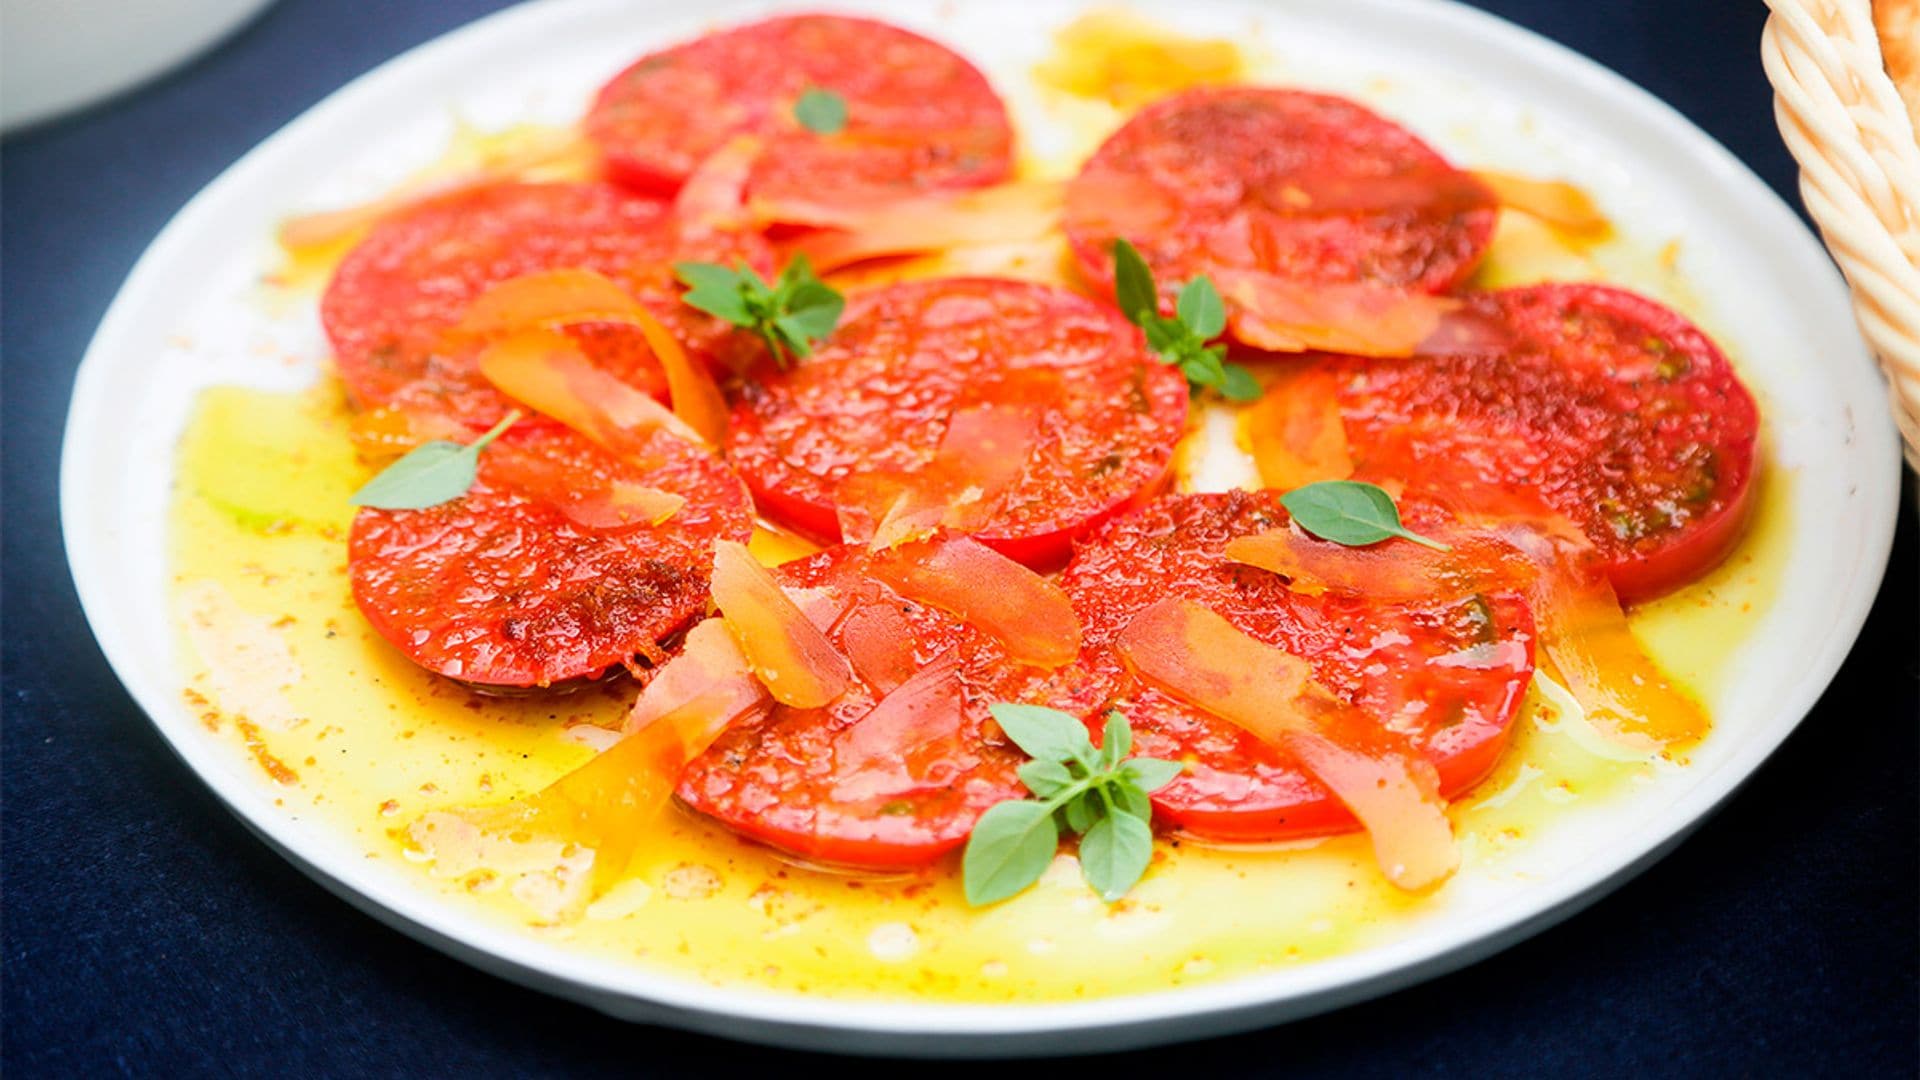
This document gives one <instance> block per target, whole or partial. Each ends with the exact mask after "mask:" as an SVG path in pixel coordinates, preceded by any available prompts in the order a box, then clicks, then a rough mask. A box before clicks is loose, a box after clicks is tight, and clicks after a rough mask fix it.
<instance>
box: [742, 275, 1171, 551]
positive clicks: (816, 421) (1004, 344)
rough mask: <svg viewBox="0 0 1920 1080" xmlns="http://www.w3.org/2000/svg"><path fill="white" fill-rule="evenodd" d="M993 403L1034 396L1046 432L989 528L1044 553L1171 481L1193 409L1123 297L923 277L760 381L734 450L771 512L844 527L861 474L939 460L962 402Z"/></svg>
mask: <svg viewBox="0 0 1920 1080" xmlns="http://www.w3.org/2000/svg"><path fill="white" fill-rule="evenodd" d="M983 403H985V404H989V405H992V406H996V407H998V406H1005V407H1010V408H1023V409H1029V410H1031V411H1032V413H1033V414H1034V416H1035V435H1034V441H1033V443H1032V444H1031V452H1030V454H1029V455H1028V456H1027V457H1026V463H1025V466H1024V468H1023V469H1021V470H1020V471H1019V473H1018V476H1017V478H1015V479H1013V480H1012V482H1011V484H1010V485H1009V486H1007V487H1005V488H1004V489H1003V490H1002V491H1000V492H999V493H998V495H997V496H996V497H997V499H998V503H997V506H996V507H995V509H994V510H993V511H992V513H991V515H990V517H988V519H987V520H986V521H985V523H984V525H982V526H980V527H978V528H976V529H975V530H974V532H975V535H976V536H977V537H978V539H980V540H981V541H982V542H983V543H986V544H989V545H991V546H993V547H994V548H996V549H998V550H1000V551H1001V552H1003V553H1005V554H1007V555H1009V556H1011V557H1013V558H1016V559H1019V560H1021V561H1023V562H1027V563H1029V564H1033V565H1045V564H1048V563H1053V564H1057V563H1058V562H1059V561H1060V560H1062V559H1064V558H1065V557H1066V554H1067V550H1068V546H1069V544H1070V542H1071V540H1072V539H1073V538H1074V537H1077V536H1080V535H1082V534H1084V533H1085V532H1086V531H1087V530H1088V529H1090V528H1092V527H1093V526H1094V525H1096V524H1098V523H1099V522H1100V521H1103V520H1105V519H1106V518H1107V517H1110V516H1112V515H1113V514H1115V513H1118V512H1119V511H1121V510H1123V509H1125V508H1127V507H1128V506H1131V505H1134V504H1136V503H1137V502H1138V501H1140V500H1141V499H1143V498H1145V497H1147V496H1149V495H1150V494H1151V493H1152V492H1154V491H1155V490H1157V489H1158V487H1159V486H1160V485H1161V483H1162V482H1163V481H1164V479H1165V477H1166V475H1167V469H1168V466H1169V464H1170V463H1171V461H1172V459H1173V448H1174V444H1175V443H1176V442H1177V441H1178V440H1179V438H1180V436H1181V434H1182V433H1183V432H1184V431H1185V430H1186V421H1187V387H1186V381H1185V380H1184V379H1183V378H1182V377H1181V376H1180V375H1179V373H1178V372H1176V371H1174V370H1173V369H1172V368H1169V367H1167V366H1165V365H1163V364H1160V363H1158V362H1156V361H1155V360H1154V359H1153V358H1152V357H1151V356H1150V355H1149V354H1148V352H1147V350H1146V345H1145V342H1144V339H1143V338H1142V337H1141V335H1140V332H1139V331H1138V330H1137V329H1135V328H1134V327H1133V326H1132V325H1131V324H1129V323H1128V322H1127V321H1126V320H1125V319H1123V318H1121V316H1120V314H1119V313H1118V312H1116V311H1114V310H1112V309H1111V308H1108V307H1105V306H1104V305H1100V304H1096V303H1093V302H1092V301H1089V300H1087V299H1085V298H1083V297H1080V296H1076V295H1075V294H1073V293H1070V292H1067V291H1065V290H1062V289H1055V288H1049V287H1047V286H1042V285H1033V284H1028V283H1024V282H1015V281H1000V280H990V279H980V278H966V279H950V280H936V281H919V282H912V283H908V284H902V285H895V286H891V287H888V288H884V289H879V290H876V291H873V292H869V293H865V294H862V295H859V296H856V297H854V298H852V299H851V301H850V303H849V306H848V311H847V315H846V318H845V319H844V321H843V322H842V323H841V326H840V328H839V329H838V330H836V331H835V332H834V335H833V337H832V338H831V339H830V340H829V341H828V342H827V344H826V345H825V346H824V347H822V348H821V349H820V350H819V351H817V352H815V353H814V354H813V355H812V356H811V357H809V358H807V359H804V360H801V361H798V362H797V363H796V364H795V365H794V366H793V367H791V368H790V369H789V370H787V371H784V372H769V373H768V374H767V376H766V377H765V378H763V379H759V380H756V381H754V382H752V383H750V384H749V385H748V386H747V387H746V390H745V392H744V394H743V396H742V398H741V401H740V404H739V405H738V406H737V407H736V408H735V410H734V414H733V424H732V432H731V436H730V448H731V455H732V458H733V461H734V464H735V466H736V467H737V468H739V469H740V471H741V474H742V475H743V476H745V477H746V480H747V485H748V486H749V487H751V488H752V489H753V493H754V497H755V499H756V500H758V502H759V505H760V507H761V510H762V511H763V512H764V513H766V514H767V515H768V516H769V517H772V518H775V519H776V520H778V521H780V522H781V523H783V524H786V525H788V526H790V527H792V528H795V529H798V530H800V531H802V532H804V533H807V534H809V535H812V536H816V537H821V538H825V539H829V540H832V539H838V538H839V536H840V526H839V520H840V519H839V514H840V512H841V511H842V510H843V509H845V508H846V507H845V505H843V504H844V503H845V502H846V500H847V499H848V498H849V496H848V495H847V492H848V489H847V488H846V487H845V486H844V485H846V484H847V481H848V480H849V478H851V477H856V476H858V477H861V478H866V477H871V476H875V475H887V476H897V477H903V478H908V479H909V480H910V479H911V478H912V477H914V476H915V475H916V474H918V473H924V472H925V471H926V470H927V469H928V468H929V467H930V464H931V463H932V462H933V461H934V459H935V455H936V454H937V453H938V451H939V448H940V445H941V442H942V438H943V436H944V435H945V434H946V432H947V429H948V426H949V423H950V422H951V421H952V419H953V417H954V416H955V414H956V412H957V411H958V410H962V409H967V408H970V407H975V406H980V405H982V404H983Z"/></svg>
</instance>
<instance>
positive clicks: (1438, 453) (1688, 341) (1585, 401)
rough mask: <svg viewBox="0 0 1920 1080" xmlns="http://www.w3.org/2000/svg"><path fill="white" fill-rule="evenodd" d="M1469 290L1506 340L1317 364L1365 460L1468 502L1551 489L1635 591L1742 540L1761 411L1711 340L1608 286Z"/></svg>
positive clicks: (1678, 576)
mask: <svg viewBox="0 0 1920 1080" xmlns="http://www.w3.org/2000/svg"><path fill="white" fill-rule="evenodd" d="M1467 304H1468V310H1469V311H1471V312H1472V313H1474V314H1475V315H1477V316H1479V317H1481V318H1483V319H1485V320H1487V321H1497V322H1498V323H1499V324H1500V325H1501V326H1502V328H1503V333H1504V336H1505V338H1506V341H1507V344H1506V345H1505V346H1504V347H1503V348H1499V349H1496V350H1477V351H1476V350H1470V351H1466V352H1461V353H1456V354H1453V355H1446V356H1431V357H1418V358H1414V359H1400V360H1384V361H1370V360H1362V359H1357V358H1349V357H1341V358H1329V359H1325V360H1321V361H1319V362H1318V364H1319V367H1320V369H1321V370H1322V371H1323V372H1325V373H1327V374H1331V375H1332V376H1333V377H1335V378H1336V379H1337V380H1338V381H1339V385H1340V412H1341V416H1342V418H1343V420H1344V427H1345V429H1346V432H1345V434H1346V441H1347V443H1348V447H1349V451H1350V453H1351V455H1352V460H1353V463H1354V465H1355V467H1356V469H1357V470H1358V472H1359V474H1360V475H1367V476H1373V477H1376V478H1379V477H1396V478H1400V479H1402V480H1405V481H1406V482H1407V484H1408V487H1409V490H1418V491H1423V492H1425V493H1427V494H1430V495H1432V496H1434V497H1436V498H1439V499H1441V500H1442V501H1445V502H1449V503H1452V504H1454V505H1456V506H1458V507H1459V508H1460V509H1462V510H1465V511H1483V512H1484V511H1497V510H1498V508H1499V507H1501V506H1503V505H1507V504H1510V503H1513V502H1515V501H1526V500H1538V501H1539V502H1543V503H1545V504H1546V506H1547V508H1548V509H1550V510H1553V511H1556V512H1558V513H1559V514H1562V515H1565V516H1566V517H1567V518H1569V519H1571V520H1572V521H1573V522H1574V524H1576V525H1577V526H1579V528H1580V530H1581V531H1582V532H1583V533H1585V534H1586V537H1587V539H1588V540H1589V541H1591V542H1592V544H1593V546H1594V547H1595V549H1597V550H1598V552H1599V553H1600V556H1601V558H1602V559H1603V560H1604V562H1605V564H1606V569H1607V575H1608V577H1609V578H1611V580H1612V582H1613V586H1614V589H1615V591H1617V592H1618V593H1619V594H1620V598H1621V600H1623V601H1625V602H1629V603H1631V602H1633V601H1636V600H1644V599H1646V598H1648V597H1651V596H1656V595H1658V594H1660V593H1663V592H1666V591H1668V590H1670V589H1673V588H1675V587H1676V586H1679V585H1681V584H1684V583H1685V582H1687V581H1690V580H1692V579H1694V578H1696V577H1698V576H1699V575H1701V574H1702V573H1705V572H1706V571H1707V570H1708V569H1711V568H1712V567H1713V566H1714V565H1715V564H1716V563H1718V562H1719V561H1720V560H1721V559H1723V558H1724V557H1725V556H1726V554H1727V552H1728V551H1730V550H1731V549H1732V547H1733V545H1734V543H1735V542H1736V541H1738V539H1739V538H1740V533H1741V529H1742V526H1743V525H1744V523H1745V521H1746V517H1747V513H1748V510H1749V508H1750V506H1751V503H1752V492H1753V478H1754V470H1755V457H1754V454H1755V444H1756V442H1757V436H1758V427H1759V414H1758V411H1757V410H1756V409H1755V406H1754V402H1753V396H1752V395H1751V394H1750V393H1748V391H1747V389H1746V387H1745V386H1744V385H1742V383H1741V382H1740V378H1739V376H1738V375H1736V374H1735V373H1734V370H1733V367H1732V365H1730V364H1729V363H1728V362H1727V359H1726V357H1725V356H1724V355H1723V354H1722V353H1721V352H1720V350H1719V349H1718V348H1717V347H1716V346H1715V345H1714V343H1713V342H1712V340H1710V339H1709V338H1708V337H1707V336H1706V335H1705V334H1703V333H1701V332H1700V330H1699V328H1697V327H1695V326H1694V325H1693V324H1692V323H1690V322H1688V321H1687V320H1686V319H1685V318H1683V317H1682V316H1680V315H1678V314H1676V313H1675V312H1673V311H1671V310H1669V309H1667V308H1665V307H1662V306H1661V305H1660V304H1657V303H1655V302H1654V301H1652V300H1648V299H1646V298H1644V297H1641V296H1638V295H1635V294H1633V293H1630V292H1627V291H1626V290H1624V289H1617V288H1613V287H1611V286H1606V285H1537V286H1530V287H1526V288H1519V289H1505V290H1501V291H1498V292H1491V293H1486V294H1482V295H1477V296H1472V297H1469V298H1467Z"/></svg>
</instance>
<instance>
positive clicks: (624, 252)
mask: <svg viewBox="0 0 1920 1080" xmlns="http://www.w3.org/2000/svg"><path fill="white" fill-rule="evenodd" d="M677 259H695V260H705V261H716V262H724V263H732V262H736V261H741V260H744V261H747V262H749V263H751V264H753V265H755V266H756V267H758V268H760V269H762V270H766V269H769V268H770V267H771V264H772V255H771V252H770V250H769V249H768V247H767V246H766V243H765V241H764V240H763V239H762V238H760V237H759V236H758V235H756V234H753V233H747V232H720V231H715V230H711V229H697V230H696V229H682V228H680V227H679V224H678V222H677V221H676V219H675V218H674V217H672V216H671V215H670V214H669V213H668V211H667V207H666V204H664V203H662V202H660V201H659V200H656V199H650V198H643V197H640V196H636V195H632V194H630V193H627V192H625V191H622V190H621V189H619V188H616V187H614V186H612V185H610V184H561V183H553V184H531V183H502V184H494V185H488V186H485V187H481V188H477V189H473V190H466V191H461V192H457V193H455V194H452V195H448V196H445V197H443V198H438V199H430V200H427V201H425V202H421V203H418V204H415V205H412V206H409V207H407V208H406V209H404V210H403V211H401V212H400V213H398V214H396V215H394V216H392V217H389V218H387V219H385V220H383V221H381V222H380V223H379V224H378V225H376V226H375V227H374V228H373V230H372V231H371V232H369V233H368V234H367V237H366V239H365V240H363V241H361V243H360V244H359V246H357V247H355V248H354V249H353V251H351V252H349V253H348V255H347V257H346V258H345V259H344V260H343V261H342V262H341V264H340V267H339V269H338V270H337V271H335V273H334V276H333V280H332V281H331V282H330V283H329V284H328V286H327V291H326V295H325V296H323V297H322V298H321V302H320V317H321V322H322V324H323V325H324V326H325V328H326V332H327V337H328V339H329V341H330V342H331V343H332V345H333V350H334V356H335V358H336V361H337V363H338V364H339V368H340V375H341V378H342V379H343V380H344V381H345V382H346V385H347V392H348V393H349V394H350V395H351V396H352V398H353V401H354V403H355V404H356V405H358V406H360V407H361V408H376V407H379V406H383V405H392V406H395V407H399V408H404V409H408V410H410V411H417V412H424V413H428V414H431V415H440V416H452V417H454V418H456V419H459V420H461V421H462V422H465V423H468V424H471V425H473V426H476V427H480V428H485V427H487V426H490V425H491V424H493V423H494V422H495V421H497V420H498V419H499V418H500V417H501V416H502V415H504V414H505V412H506V410H507V409H508V408H509V403H508V402H507V401H506V399H505V398H503V397H502V396H501V395H500V394H499V393H498V392H497V391H495V390H494V389H493V388H492V387H491V386H489V385H487V383H486V380H484V379H482V378H480V377H479V374H478V372H477V371H476V369H475V358H476V357H477V355H478V351H479V345H478V344H477V343H476V342H475V341H473V340H470V339H468V338H465V337H463V336H460V335H450V334H449V333H448V331H449V330H451V329H452V328H453V327H454V326H456V325H457V324H458V323H459V322H460V321H461V318H462V316H463V315H464V314H465V313H466V310H467V307H468V305H470V304H471V303H473V301H474V300H475V299H476V298H477V297H479V296H480V295H481V294H482V293H484V292H485V291H486V290H487V289H488V288H489V287H491V286H493V285H497V284H499V283H500V282H503V281H506V280H509V279H511V278H517V277H522V276H524V275H527V274H532V273H536V272H539V271H545V270H556V269H563V268H574V269H585V270H592V271H595V272H598V273H600V274H604V275H606V276H607V277H608V278H610V279H612V280H613V281H614V282H616V283H617V284H618V285H619V286H621V287H622V288H624V289H625V290H626V291H628V292H629V293H631V294H632V295H634V296H635V297H636V298H638V299H639V300H640V302H641V303H642V304H644V305H645V306H646V307H647V308H648V309H649V310H650V311H652V312H653V313H654V314H655V315H656V316H658V317H659V318H660V319H661V321H662V322H664V323H665V324H666V325H667V327H668V329H669V330H670V331H671V333H672V334H673V336H674V337H675V338H677V339H678V340H679V341H681V342H683V343H684V344H685V345H686V347H687V349H688V351H689V352H690V353H692V354H694V355H695V356H697V357H700V358H701V359H703V360H704V361H706V362H707V363H709V364H711V365H713V366H715V367H721V368H724V367H726V366H728V365H729V364H733V363H738V362H744V360H745V358H746V357H748V356H750V355H753V350H752V349H751V348H750V345H749V343H747V342H745V341H743V340H742V336H741V335H735V334H733V333H732V332H731V328H730V327H728V326H727V325H726V324H724V323H722V322H720V321H719V320H717V319H713V318H710V317H708V316H705V315H702V314H701V313H699V312H697V311H694V310H693V309H692V308H689V307H687V306H686V305H685V304H682V303H681V302H680V299H679V295H680V288H679V285H678V284H677V283H676V282H675V281H674V279H673V269H672V263H673V262H674V261H675V260H677ZM567 333H568V334H569V335H570V336H572V337H573V338H574V339H575V340H576V341H578V342H579V343H580V345H581V346H582V348H583V349H585V350H586V352H587V354H588V355H589V356H590V357H591V358H592V359H593V361H594V363H595V364H596V365H597V366H599V367H601V368H603V369H604V370H606V371H608V372H610V373H611V374H613V375H615V376H617V377H619V378H620V379H621V380H622V381H625V382H627V383H629V384H631V385H633V386H635V387H636V388H638V389H641V390H644V391H646V392H647V393H650V394H653V395H654V396H656V397H662V398H664V397H665V396H666V390H667V381H666V378H665V376H664V375H663V374H662V372H661V370H660V365H659V364H658V363H657V362H656V361H655V360H654V357H653V353H652V351H651V350H650V349H649V347H648V345H647V343H646V339H645V338H644V336H643V335H642V334H641V333H640V332H639V331H638V330H636V329H634V328H632V327H630V326H621V325H615V324H600V323H585V324H581V325H579V326H575V327H571V328H569V329H568V331H567Z"/></svg>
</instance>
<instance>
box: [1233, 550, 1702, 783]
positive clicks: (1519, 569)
mask: <svg viewBox="0 0 1920 1080" xmlns="http://www.w3.org/2000/svg"><path fill="white" fill-rule="evenodd" d="M1428 531H1429V532H1431V533H1433V534H1434V535H1435V536H1436V538H1438V539H1441V540H1444V541H1445V542H1447V543H1448V544H1450V545H1452V547H1453V550H1452V551H1451V552H1439V551H1433V550H1430V549H1428V548H1425V547H1421V546H1419V545H1416V544H1400V543H1383V544H1375V545H1371V546H1368V547H1358V548H1349V547H1342V546H1341V545H1339V544H1333V543H1328V542H1327V541H1324V540H1315V539H1312V538H1310V537H1308V536H1305V535H1304V534H1302V533H1300V532H1299V531H1298V530H1296V529H1293V528H1291V527H1289V528H1284V529H1274V530H1270V531H1268V532H1264V533H1261V534H1259V535H1257V536H1244V537H1239V538H1236V539H1234V540H1232V541H1229V542H1228V544H1227V548H1226V555H1227V558H1229V559H1232V560H1233V561H1235V562H1239V563H1244V564H1246V565H1249V566H1256V567H1259V568H1260V569H1263V570H1268V571H1271V572H1273V573H1276V574H1280V575H1282V576H1283V577H1286V578H1287V579H1288V580H1289V582H1290V583H1291V586H1290V587H1292V588H1294V589H1297V590H1300V591H1303V592H1309V593H1317V592H1323V591H1327V590H1334V591H1338V592H1345V593H1353V594H1358V595H1364V596H1368V597H1372V598H1374V599H1376V600H1384V601H1387V602H1390V603H1408V602H1413V601H1417V600H1430V599H1435V598H1447V597H1459V596H1467V595H1471V594H1473V593H1479V592H1488V591H1494V590H1513V591H1517V592H1520V593H1521V594H1522V595H1524V596H1526V597H1527V601H1528V603H1529V605H1530V606H1531V607H1532V609H1533V614H1534V619H1535V621H1536V622H1537V624H1538V626H1539V630H1540V645H1541V649H1542V651H1543V652H1545V653H1546V656H1547V659H1548V660H1549V661H1551V662H1552V664H1553V666H1554V668H1555V669H1556V670H1557V671H1558V672H1559V673H1560V676H1561V678H1562V680H1563V681H1564V682H1565V683H1566V685H1567V689H1568V691H1569V692H1570V693H1572V694H1573V696H1574V699H1575V700H1576V701H1578V702H1579V703H1580V705H1581V708H1582V709H1584V710H1585V711H1586V713H1587V719H1588V721H1589V722H1590V723H1592V724H1593V725H1594V727H1595V728H1596V729H1597V730H1598V731H1599V732H1600V733H1601V734H1602V735H1605V736H1606V737H1608V738H1609V739H1611V740H1613V741H1614V742H1615V743H1618V744H1620V745H1622V746H1625V747H1627V748H1629V749H1633V750H1636V751H1649V750H1653V749H1657V748H1658V747H1661V746H1672V745H1680V744H1685V743H1689V742H1693V741H1694V740H1697V739H1699V738H1701V737H1702V736H1704V735H1705V734H1706V733H1707V728H1708V726H1709V725H1708V719H1707V715H1706V713H1705V712H1704V711H1703V710H1702V709H1701V708H1700V706H1699V705H1698V704H1697V703H1696V702H1694V701H1693V700H1692V699H1691V698H1690V697H1688V696H1687V695H1686V694H1684V693H1682V692H1680V691H1679V690H1678V689H1676V688H1675V687H1674V686H1673V684H1672V682H1671V681H1670V680H1669V679H1668V678H1667V677H1666V675H1664V674H1663V673H1661V671H1660V669H1659V666H1658V665H1656V664H1655V663H1654V662H1653V660H1652V659H1651V658H1649V657H1648V656H1647V654H1646V651H1645V650H1644V649H1642V648H1641V647H1640V644H1639V642H1638V641H1637V640H1635V639H1634V637H1633V631H1632V629H1631V627H1630V626H1629V625H1628V623H1627V617H1626V613H1625V612H1624V611H1623V610H1621V607H1620V598H1619V597H1618V596H1616V595H1615V594H1614V591H1613V586H1612V585H1611V584H1609V583H1608V581H1607V579H1606V576H1605V575H1604V574H1602V573H1600V572H1599V571H1598V570H1597V569H1596V568H1595V567H1594V566H1593V560H1592V558H1591V549H1590V548H1589V547H1588V546H1587V545H1586V542H1585V540H1584V539H1583V538H1581V537H1579V534H1578V533H1577V532H1574V531H1573V529H1572V526H1571V525H1567V524H1556V523H1554V522H1551V521H1549V522H1545V523H1525V522H1504V523H1498V524H1494V525H1489V526H1481V527H1469V528H1449V529H1438V530H1432V529H1430V530H1428Z"/></svg>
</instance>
